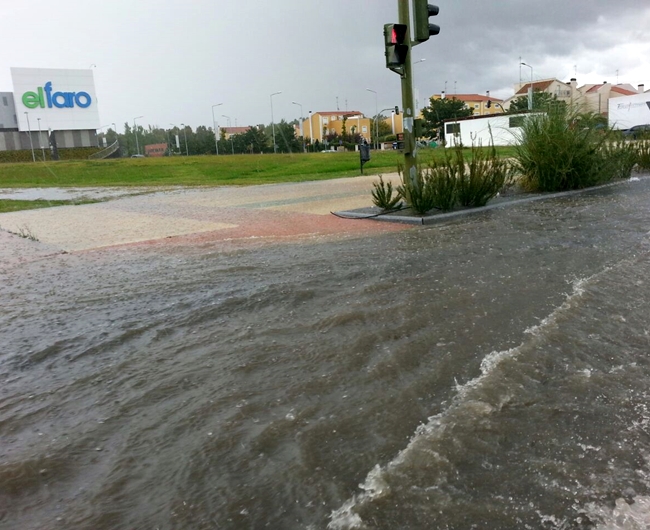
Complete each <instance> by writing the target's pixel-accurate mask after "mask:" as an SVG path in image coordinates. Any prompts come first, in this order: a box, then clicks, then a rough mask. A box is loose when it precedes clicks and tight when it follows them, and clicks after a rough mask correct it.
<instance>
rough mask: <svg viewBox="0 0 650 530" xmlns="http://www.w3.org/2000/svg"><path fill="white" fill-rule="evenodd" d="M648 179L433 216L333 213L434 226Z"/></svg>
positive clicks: (364, 211)
mask: <svg viewBox="0 0 650 530" xmlns="http://www.w3.org/2000/svg"><path fill="white" fill-rule="evenodd" d="M647 179H650V175H646V176H639V177H631V178H629V179H626V180H621V181H618V182H608V183H607V184H601V185H599V186H593V187H591V188H583V189H579V190H570V191H560V192H557V193H548V194H539V195H535V196H532V197H525V198H523V199H513V200H505V201H503V202H499V203H495V204H488V205H486V206H481V207H479V208H467V209H464V210H459V211H456V212H445V213H436V214H433V215H423V216H415V215H409V216H405V215H395V214H390V213H386V214H382V213H381V212H380V211H379V209H378V208H376V207H374V206H373V207H369V208H360V209H358V210H348V211H342V212H332V213H333V214H334V215H336V216H337V217H342V218H345V219H368V220H374V221H384V222H388V223H401V224H410V225H432V224H436V223H441V222H444V221H448V220H450V219H456V218H462V217H468V216H470V215H474V214H478V213H481V212H485V211H488V210H496V209H498V208H506V207H509V206H518V205H521V204H529V203H531V202H536V201H543V200H547V199H558V198H562V197H571V196H574V195H580V194H583V193H588V192H592V191H598V190H602V189H605V188H611V187H614V186H619V185H621V184H628V183H630V182H635V181H637V180H647Z"/></svg>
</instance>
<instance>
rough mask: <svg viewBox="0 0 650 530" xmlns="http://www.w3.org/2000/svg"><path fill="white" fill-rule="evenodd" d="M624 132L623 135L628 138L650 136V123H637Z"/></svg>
mask: <svg viewBox="0 0 650 530" xmlns="http://www.w3.org/2000/svg"><path fill="white" fill-rule="evenodd" d="M622 132H623V136H625V137H626V138H633V139H634V140H636V139H637V138H640V137H642V136H650V124H648V123H646V124H645V125H635V126H634V127H630V128H629V129H625V130H623V131H622Z"/></svg>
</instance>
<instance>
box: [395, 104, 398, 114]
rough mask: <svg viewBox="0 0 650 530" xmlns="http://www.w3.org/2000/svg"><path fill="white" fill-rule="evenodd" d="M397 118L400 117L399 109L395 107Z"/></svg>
mask: <svg viewBox="0 0 650 530" xmlns="http://www.w3.org/2000/svg"><path fill="white" fill-rule="evenodd" d="M395 116H399V107H398V106H397V105H395Z"/></svg>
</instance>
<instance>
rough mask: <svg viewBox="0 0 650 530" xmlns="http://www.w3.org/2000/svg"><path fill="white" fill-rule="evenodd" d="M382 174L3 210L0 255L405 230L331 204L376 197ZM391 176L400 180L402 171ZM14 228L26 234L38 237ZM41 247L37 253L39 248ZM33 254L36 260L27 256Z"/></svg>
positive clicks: (350, 205) (353, 204)
mask: <svg viewBox="0 0 650 530" xmlns="http://www.w3.org/2000/svg"><path fill="white" fill-rule="evenodd" d="M376 180H377V177H376V176H371V177H353V178H345V179H335V180H326V181H318V182H305V183H298V184H271V185H264V186H250V187H220V188H201V189H196V188H191V189H181V190H174V191H165V192H156V193H152V194H145V195H136V196H129V197H122V198H116V199H112V200H109V201H106V202H101V203H94V204H85V205H77V206H59V207H54V208H45V209H39V210H25V211H20V212H11V213H4V214H0V228H1V229H2V230H1V231H0V244H1V247H2V248H3V250H1V251H0V261H6V260H9V261H14V262H15V260H17V259H21V258H20V256H23V257H27V256H29V255H30V254H33V253H34V252H35V250H34V249H35V247H39V248H42V249H43V251H44V252H50V253H51V252H61V251H67V252H78V251H87V250H92V249H97V248H104V247H111V246H116V245H127V244H134V243H145V242H155V241H160V240H165V239H169V238H199V237H200V238H201V239H202V240H205V239H209V240H214V241H224V240H229V241H232V240H233V239H247V238H249V239H250V238H278V237H305V236H309V235H319V234H341V233H346V234H353V233H360V232H381V231H393V230H402V229H404V227H401V226H398V225H392V224H387V223H386V224H385V223H374V222H372V221H366V220H347V219H340V218H337V217H336V216H334V215H332V214H331V212H332V211H341V210H351V209H356V208H363V207H367V206H370V205H371V204H372V198H371V190H372V183H373V182H376ZM385 180H392V181H393V182H394V183H395V184H397V182H398V177H397V175H396V174H395V175H387V176H385ZM7 232H13V233H22V234H23V235H26V236H31V237H33V238H34V239H36V240H37V241H33V240H30V239H25V238H24V237H23V238H19V237H18V236H14V235H10V234H8V233H7ZM36 243H38V244H36ZM38 253H40V252H37V254H38ZM27 259H29V258H28V257H27Z"/></svg>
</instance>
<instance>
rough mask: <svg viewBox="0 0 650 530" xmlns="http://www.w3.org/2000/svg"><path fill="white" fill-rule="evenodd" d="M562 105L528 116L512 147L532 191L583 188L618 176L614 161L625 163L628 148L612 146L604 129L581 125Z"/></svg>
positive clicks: (628, 154) (518, 166) (524, 178)
mask: <svg viewBox="0 0 650 530" xmlns="http://www.w3.org/2000/svg"><path fill="white" fill-rule="evenodd" d="M580 121H581V120H578V119H577V115H576V114H575V113H572V112H571V111H569V110H566V109H562V108H560V109H556V110H553V111H551V112H549V113H547V114H535V115H531V116H528V117H527V118H526V120H525V121H524V123H523V124H522V128H521V137H520V145H518V146H517V148H516V151H515V152H516V155H515V157H516V160H517V161H516V167H517V169H518V170H519V171H520V172H521V174H522V176H523V184H524V185H525V187H527V188H528V189H530V190H533V191H565V190H573V189H580V188H586V187H589V186H594V185H597V184H600V183H602V182H606V181H609V180H611V179H613V178H616V177H617V176H620V175H621V173H623V172H624V170H619V169H618V166H617V163H620V162H623V163H624V164H627V163H628V162H627V161H626V160H627V157H628V156H630V153H629V151H628V150H626V149H623V148H622V147H621V146H619V145H618V144H615V145H614V146H612V144H611V142H612V139H613V136H612V134H611V133H610V132H608V131H602V130H600V131H599V130H597V129H594V128H592V127H582V126H581V125H580Z"/></svg>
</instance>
